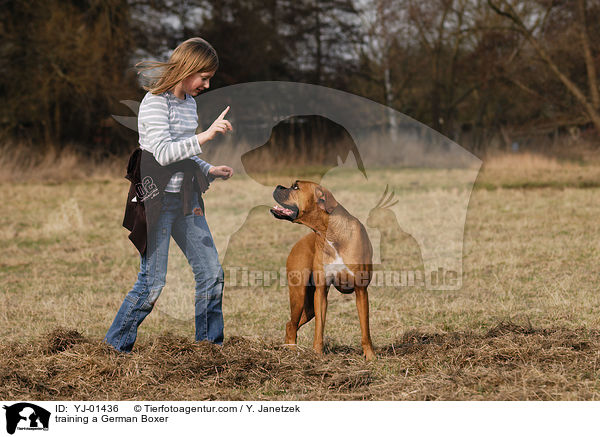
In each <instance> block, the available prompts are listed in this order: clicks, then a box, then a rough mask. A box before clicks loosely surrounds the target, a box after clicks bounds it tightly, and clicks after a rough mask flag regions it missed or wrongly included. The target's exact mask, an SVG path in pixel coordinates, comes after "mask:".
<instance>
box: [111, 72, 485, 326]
mask: <svg viewBox="0 0 600 437" xmlns="http://www.w3.org/2000/svg"><path fill="white" fill-rule="evenodd" d="M196 102H197V108H198V120H199V124H200V127H203V126H202V125H203V123H204V124H206V123H208V122H209V121H212V120H214V119H215V118H216V117H217V116H218V115H219V113H220V112H221V111H222V110H223V108H224V107H226V106H230V107H231V110H230V111H229V113H228V119H229V120H230V121H231V122H232V124H233V125H234V126H235V129H234V131H233V132H231V133H230V134H229V135H227V136H223V137H219V138H216V139H215V141H214V144H211V145H210V147H207V148H206V150H205V151H203V154H202V159H204V160H206V161H207V162H211V160H214V161H215V162H216V161H218V162H219V163H220V164H224V165H228V166H230V167H232V168H234V169H235V176H234V178H236V179H237V180H239V181H242V182H243V192H235V193H232V192H231V188H230V187H228V184H224V183H219V182H213V183H211V185H210V189H208V190H207V191H206V193H205V194H204V195H203V197H204V198H205V204H206V205H207V210H206V220H207V221H208V223H209V227H210V230H211V233H212V236H213V239H214V243H215V246H216V249H217V251H218V253H219V257H220V261H221V264H222V266H223V271H224V274H225V278H224V281H225V285H226V287H227V291H228V292H230V293H231V292H235V290H236V289H243V288H245V287H260V286H273V285H276V284H277V285H279V286H285V284H287V281H288V279H289V278H286V274H285V265H286V259H287V256H288V254H289V252H290V249H291V248H292V246H293V245H294V243H295V242H296V241H298V239H299V238H300V237H302V235H305V234H306V233H307V231H308V229H307V228H306V227H303V226H298V225H291V224H289V223H284V221H281V220H275V219H273V217H272V216H271V214H270V213H269V210H270V208H271V207H273V204H274V200H273V189H274V187H276V186H278V185H283V186H286V187H287V186H290V185H291V184H292V183H294V181H297V180H301V181H310V182H312V183H315V184H318V185H319V186H323V187H326V188H327V189H328V190H329V191H330V192H331V193H332V194H333V196H334V197H335V199H336V200H337V202H339V204H340V205H343V207H344V208H345V209H346V210H347V211H348V212H349V213H350V214H351V215H352V216H354V217H356V219H358V220H359V221H360V223H362V224H363V225H364V227H365V230H366V232H367V233H368V237H369V240H370V242H371V244H372V252H373V253H372V263H373V265H372V272H373V273H372V278H370V279H371V281H370V287H371V288H372V289H377V288H378V287H381V289H385V290H387V289H389V288H398V287H418V288H422V289H428V290H458V289H460V288H461V286H462V254H463V233H464V225H465V219H466V213H467V207H468V203H469V198H470V195H471V190H472V188H473V184H474V182H475V179H476V177H477V174H478V172H479V168H480V166H481V161H480V160H479V159H478V158H477V157H475V156H474V155H473V154H471V153H470V152H468V151H467V150H466V149H464V148H462V147H460V146H459V145H458V144H456V143H454V142H453V141H451V140H449V139H448V138H446V137H444V136H443V135H441V134H439V133H438V132H436V131H434V130H433V129H431V128H429V127H427V126H425V125H423V124H421V123H419V122H417V121H415V120H413V119H411V118H410V117H407V116H406V115H404V114H402V113H399V112H397V111H394V110H393V109H391V108H389V107H386V106H384V105H381V104H378V103H375V102H373V101H371V100H368V99H366V98H363V97H359V96H356V95H353V94H349V93H346V92H342V91H339V90H335V89H331V88H326V87H322V86H317V85H310V84H305V83H294V82H252V83H244V84H239V85H233V86H228V87H224V88H219V89H216V90H213V91H208V92H206V93H203V94H200V95H199V96H198V97H197V98H196ZM123 104H125V105H126V106H127V107H128V108H129V109H130V110H131V111H133V112H134V113H136V114H137V109H138V107H139V104H138V103H137V102H133V101H124V102H123ZM114 118H115V119H116V120H117V121H119V122H120V123H121V124H123V125H125V126H128V127H130V128H132V129H134V130H137V117H134V116H122V115H121V116H114ZM392 121H393V122H392ZM142 173H144V168H143V167H142ZM145 191H150V192H151V191H152V190H148V189H147V187H146V190H145ZM213 205H219V214H213V215H211V206H213ZM222 211H227V214H224V213H223V212H222ZM174 252H176V251H172V252H171V254H170V255H169V281H168V282H169V283H168V284H167V285H166V288H168V289H169V292H168V293H165V294H164V296H163V297H161V299H159V300H158V302H157V304H158V305H157V308H159V310H161V311H164V312H167V313H168V314H169V315H171V316H173V317H178V318H182V319H187V318H189V317H190V315H189V314H188V309H189V300H190V299H192V298H193V296H190V294H193V293H190V290H193V289H194V285H193V284H194V283H193V278H192V275H191V273H190V271H189V266H188V265H187V262H186V260H185V258H183V257H180V259H179V260H177V259H172V257H173V253H174ZM292 275H293V272H292ZM352 279H353V280H358V281H360V280H361V278H352Z"/></svg>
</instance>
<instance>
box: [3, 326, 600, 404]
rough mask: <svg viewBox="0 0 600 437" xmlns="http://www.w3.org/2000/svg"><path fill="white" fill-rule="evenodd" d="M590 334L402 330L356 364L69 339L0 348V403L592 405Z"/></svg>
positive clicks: (333, 350)
mask: <svg viewBox="0 0 600 437" xmlns="http://www.w3.org/2000/svg"><path fill="white" fill-rule="evenodd" d="M599 351H600V333H599V332H598V331H591V330H585V329H580V330H568V329H560V328H545V329H534V328H532V327H531V326H521V325H516V324H512V323H510V322H502V323H499V324H498V325H497V326H495V327H494V328H492V329H490V330H489V331H488V332H486V333H484V334H476V333H472V332H462V333H461V332H452V333H443V332H437V333H427V332H419V331H408V332H406V333H404V334H402V335H401V336H400V337H399V338H398V340H397V341H394V342H392V343H391V344H389V345H385V346H383V347H379V348H378V349H377V351H376V352H377V355H378V360H377V361H376V362H374V363H366V362H365V361H364V360H363V358H362V355H361V350H360V348H353V347H347V346H341V345H336V344H331V343H328V344H327V345H326V349H325V355H324V356H323V357H322V358H320V357H317V356H316V355H315V354H314V353H313V352H312V351H311V350H307V349H304V348H299V349H297V350H293V349H290V348H289V347H286V346H282V345H280V344H278V343H276V342H274V341H268V340H257V339H250V338H243V337H231V338H229V339H227V340H226V341H225V343H224V344H223V346H216V345H213V344H211V343H207V342H201V343H195V342H193V341H191V340H189V339H187V338H183V337H179V336H176V335H172V334H170V333H166V334H164V335H162V336H159V337H157V338H155V339H153V340H152V341H149V342H140V343H139V344H138V345H136V348H135V349H134V352H132V353H131V354H121V353H118V352H116V351H114V350H113V349H112V348H110V347H109V346H107V345H106V344H104V343H103V342H102V341H100V340H97V339H89V338H85V337H84V336H83V335H82V334H81V333H79V332H77V331H75V330H69V329H64V328H57V329H55V330H53V331H51V332H49V333H48V334H47V335H45V336H43V337H41V338H40V339H39V341H37V342H33V343H28V344H24V343H10V344H0V357H1V358H0V360H1V363H2V364H1V365H0V397H2V398H3V399H7V400H10V399H31V400H49V399H62V400H68V399H78V400H109V399H110V400H133V399H146V400H157V399H165V400H243V399H265V400H267V399H268V400H276V399H279V400H326V399H369V400H375V399H388V400H389V399H411V400H428V399H430V400H435V399H440V400H441V399H447V400H450V399H482V400H483V399H495V400H499V399H506V400H511V399H514V400H516V399H521V400H525V399H596V398H597V397H598V393H599V385H598V376H599V375H598V372H597V370H596V369H597V367H598V366H597V361H598V357H599Z"/></svg>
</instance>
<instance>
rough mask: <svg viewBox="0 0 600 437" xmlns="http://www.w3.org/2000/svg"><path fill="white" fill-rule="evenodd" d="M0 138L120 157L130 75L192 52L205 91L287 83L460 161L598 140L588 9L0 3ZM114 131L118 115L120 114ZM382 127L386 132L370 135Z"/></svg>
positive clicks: (452, 4) (503, 3)
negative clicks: (201, 54)
mask: <svg viewBox="0 0 600 437" xmlns="http://www.w3.org/2000/svg"><path fill="white" fill-rule="evenodd" d="M0 5H1V6H2V7H0V15H1V16H2V20H0V35H1V37H2V38H1V40H0V41H1V42H0V50H1V51H2V56H1V58H0V59H1V61H0V62H1V64H0V66H1V67H0V69H1V71H2V73H1V75H0V95H1V96H2V100H3V105H1V106H0V108H1V109H0V111H1V113H0V136H1V138H2V141H3V142H5V143H6V142H11V141H12V142H14V144H20V143H22V142H23V141H25V142H27V143H30V144H32V145H34V146H36V147H39V148H40V150H43V149H44V148H46V147H56V146H59V147H60V146H61V145H64V144H78V145H79V146H80V147H81V148H83V149H84V150H92V149H98V148H101V149H102V150H105V151H106V152H107V153H119V152H122V151H124V150H130V149H131V145H132V142H133V143H135V141H136V136H135V134H134V133H132V132H130V131H128V130H127V129H126V128H124V127H121V126H119V125H118V124H117V123H115V122H114V120H112V118H111V114H122V113H123V112H124V110H123V106H122V105H121V104H120V103H119V101H121V100H126V99H130V100H139V99H141V97H142V96H143V93H144V91H143V90H142V89H141V87H140V86H139V83H138V78H137V75H136V71H135V69H134V68H133V66H134V64H135V63H136V62H137V61H139V60H144V59H160V60H164V59H166V58H167V57H168V54H169V51H170V50H171V49H172V48H174V47H175V46H176V45H177V44H178V43H179V42H181V41H183V40H185V39H187V38H190V37H192V36H201V37H203V38H205V39H206V40H208V41H209V42H211V44H212V45H213V46H214V47H215V49H216V50H217V52H218V54H219V58H220V71H219V73H218V74H217V75H216V76H215V78H214V80H213V81H212V83H211V86H212V87H213V88H214V87H221V86H227V85H231V84H238V83H243V82H249V81H260V80H288V81H300V82H307V83H312V84H319V85H324V86H329V87H334V88H337V89H341V90H344V91H347V92H351V93H354V94H358V95H361V96H364V97H367V98H369V99H372V100H374V101H377V102H380V103H383V104H385V105H388V106H390V107H392V108H394V109H396V110H398V111H400V112H402V113H404V114H407V115H409V116H410V117H412V118H414V119H416V120H418V121H421V122H423V123H425V124H427V125H428V126H430V127H432V128H434V129H436V130H438V131H439V132H441V133H443V134H444V135H446V136H448V137H450V138H452V139H454V140H456V141H458V142H459V143H461V145H465V146H466V147H469V148H471V149H473V150H485V148H486V147H488V146H489V144H490V143H491V139H492V138H500V139H501V140H502V141H501V143H506V145H508V144H510V143H511V142H513V141H514V140H515V139H518V138H520V137H526V136H528V135H538V136H540V135H541V136H547V137H548V136H556V135H561V134H563V133H571V134H572V133H573V132H577V133H578V134H579V133H581V134H582V135H585V136H586V137H587V138H589V139H590V141H592V142H593V143H596V142H597V140H598V135H599V134H598V133H599V132H600V90H599V89H598V78H597V71H598V69H599V68H600V66H599V65H598V64H599V63H600V49H599V48H600V0H129V1H119V0H28V1H25V0H13V1H6V0H4V1H1V2H0ZM127 115H129V114H127ZM383 123H384V124H385V125H387V126H393V125H394V123H395V120H394V117H393V115H392V114H391V115H390V118H389V119H388V120H385V121H383Z"/></svg>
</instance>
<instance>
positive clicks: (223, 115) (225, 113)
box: [217, 106, 229, 120]
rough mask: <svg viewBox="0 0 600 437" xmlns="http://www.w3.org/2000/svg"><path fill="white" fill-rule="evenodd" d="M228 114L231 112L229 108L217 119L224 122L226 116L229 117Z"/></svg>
mask: <svg viewBox="0 0 600 437" xmlns="http://www.w3.org/2000/svg"><path fill="white" fill-rule="evenodd" d="M228 112H229V106H228V107H227V108H225V110H224V111H223V112H221V115H219V116H218V117H217V120H223V119H224V118H225V115H227V113H228Z"/></svg>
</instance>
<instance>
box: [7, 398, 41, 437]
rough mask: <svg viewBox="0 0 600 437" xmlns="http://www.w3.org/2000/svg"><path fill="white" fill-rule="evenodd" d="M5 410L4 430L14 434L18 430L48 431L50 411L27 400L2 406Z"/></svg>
mask: <svg viewBox="0 0 600 437" xmlns="http://www.w3.org/2000/svg"><path fill="white" fill-rule="evenodd" d="M3 408H4V409H5V410H6V432H8V433H9V434H14V433H15V431H16V430H19V431H36V430H37V431H39V430H43V431H48V425H49V424H50V412H49V411H48V410H46V409H44V408H42V407H39V406H37V405H35V404H30V403H28V402H19V403H18V404H13V405H10V406H7V405H5V406H4V407H3Z"/></svg>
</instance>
